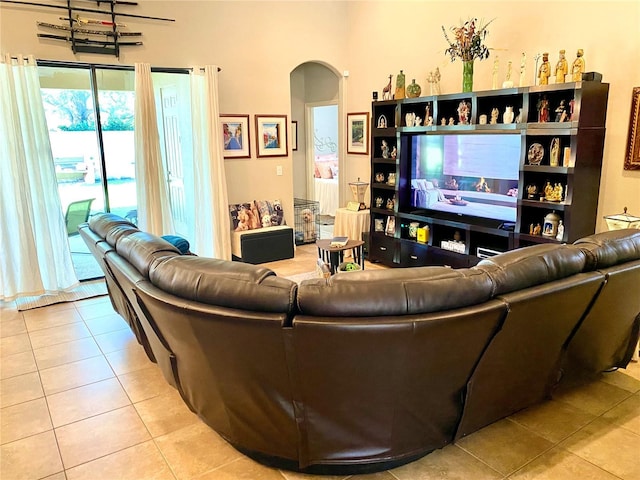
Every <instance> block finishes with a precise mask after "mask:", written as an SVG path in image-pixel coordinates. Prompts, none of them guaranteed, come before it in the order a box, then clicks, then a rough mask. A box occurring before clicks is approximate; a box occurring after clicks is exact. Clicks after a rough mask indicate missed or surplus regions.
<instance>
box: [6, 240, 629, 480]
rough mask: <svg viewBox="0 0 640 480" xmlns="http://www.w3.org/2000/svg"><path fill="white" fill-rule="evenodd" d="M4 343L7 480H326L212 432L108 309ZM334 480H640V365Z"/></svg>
mask: <svg viewBox="0 0 640 480" xmlns="http://www.w3.org/2000/svg"><path fill="white" fill-rule="evenodd" d="M316 257H317V251H316V249H315V246H313V245H305V246H301V247H298V248H297V249H296V257H295V258H294V259H292V260H286V261H282V262H274V263H272V264H268V265H267V266H269V267H270V268H272V269H273V270H275V271H276V272H277V273H278V274H279V275H284V276H287V275H294V274H298V273H304V272H308V271H310V270H312V269H313V268H314V266H315V260H316ZM376 267H377V266H374V265H371V264H369V263H367V264H366V267H365V269H367V268H369V269H370V268H376ZM377 268H379V267H377ZM0 337H1V344H0V348H1V350H0V355H1V359H0V360H1V364H0V478H2V480H17V479H40V478H47V479H48V480H54V479H55V480H64V479H67V480H83V479H90V480H100V479H105V480H113V479H132V480H143V479H156V480H163V479H180V480H182V479H185V480H186V479H198V480H214V479H215V480H240V479H246V480H310V479H312V478H319V477H314V476H310V475H301V474H297V473H292V472H285V471H279V470H275V469H271V468H267V467H264V466H262V465H260V464H258V463H256V462H254V461H252V460H250V459H248V458H247V457H245V456H244V455H242V454H240V453H238V452H237V451H236V450H234V449H233V448H232V447H230V446H229V445H228V444H227V443H226V442H225V441H224V440H222V439H221V438H220V437H219V436H218V435H217V434H216V433H215V432H214V431H212V430H211V429H210V428H209V427H207V426H206V425H204V424H203V423H202V422H201V421H200V420H199V419H198V418H197V417H196V416H195V415H194V414H193V413H191V412H190V411H189V409H188V408H187V407H186V406H185V405H184V404H183V403H182V401H181V399H180V397H179V395H178V394H177V393H176V391H175V390H174V389H173V388H172V387H170V386H169V385H167V384H166V382H165V381H164V379H163V377H162V374H161V373H160V370H159V369H158V367H157V366H155V365H154V364H152V363H151V362H149V361H148V360H147V359H146V357H145V354H144V352H143V351H142V348H141V347H140V346H139V345H138V344H137V343H136V340H135V338H134V337H133V335H132V334H131V332H130V331H129V329H128V326H127V324H126V323H125V322H124V321H123V320H122V319H121V318H120V317H119V316H118V315H116V314H114V312H113V310H112V308H111V305H110V303H109V301H108V299H107V298H106V297H98V298H94V299H89V300H83V301H78V302H74V303H66V304H58V305H52V306H49V307H45V308H40V309H35V310H28V311H25V312H18V311H17V310H15V308H14V307H13V306H12V305H11V304H3V305H2V307H1V308H0ZM324 478H327V479H329V480H334V479H335V480H338V479H345V478H353V479H367V480H427V479H433V478H446V479H465V480H466V479H471V480H475V479H501V478H510V479H518V480H521V479H522V480H525V479H553V480H558V479H560V480H564V479H620V478H622V479H629V480H631V479H640V365H639V364H637V363H633V364H630V366H629V368H628V369H626V370H620V371H617V372H613V373H608V374H604V375H602V376H601V378H600V379H599V380H597V381H595V382H593V383H591V384H588V385H585V386H582V387H579V388H576V389H573V390H570V391H567V392H564V393H562V394H559V395H556V396H555V398H554V399H553V400H551V401H548V402H546V403H543V404H541V405H537V406H534V407H532V408H529V409H527V410H524V411H522V412H518V413H517V414H515V415H512V416H511V417H509V418H507V419H504V420H501V421H499V422H496V423H494V424H492V425H490V426H488V427H486V428H484V429H482V430H480V431H478V432H476V433H474V434H472V435H470V436H468V437H466V438H464V439H462V440H461V441H459V442H458V443H456V444H454V445H450V446H447V447H445V448H443V449H441V450H436V451H435V452H433V453H431V454H429V455H427V456H425V457H423V458H422V459H420V460H418V461H415V462H413V463H410V464H408V465H405V466H402V467H399V468H396V469H394V470H389V471H386V472H381V473H377V474H370V475H362V476H353V477H345V476H327V477H324Z"/></svg>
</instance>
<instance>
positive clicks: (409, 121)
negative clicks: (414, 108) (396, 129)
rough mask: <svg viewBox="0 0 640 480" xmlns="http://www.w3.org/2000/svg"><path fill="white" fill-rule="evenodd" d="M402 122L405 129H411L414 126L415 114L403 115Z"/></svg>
mask: <svg viewBox="0 0 640 480" xmlns="http://www.w3.org/2000/svg"><path fill="white" fill-rule="evenodd" d="M404 121H405V126H406V127H413V126H414V125H415V122H416V114H415V113H413V112H408V113H405V115H404Z"/></svg>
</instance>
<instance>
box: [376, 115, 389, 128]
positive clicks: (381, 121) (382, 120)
mask: <svg viewBox="0 0 640 480" xmlns="http://www.w3.org/2000/svg"><path fill="white" fill-rule="evenodd" d="M378 128H387V117H385V116H384V115H380V116H379V117H378Z"/></svg>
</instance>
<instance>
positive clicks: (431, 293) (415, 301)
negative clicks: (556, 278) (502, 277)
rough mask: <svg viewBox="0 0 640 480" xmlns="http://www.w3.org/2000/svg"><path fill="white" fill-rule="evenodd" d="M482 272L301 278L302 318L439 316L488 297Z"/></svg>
mask: <svg viewBox="0 0 640 480" xmlns="http://www.w3.org/2000/svg"><path fill="white" fill-rule="evenodd" d="M492 287H493V286H492V283H491V278H490V277H489V276H488V275H487V274H486V273H485V272H482V271H479V270H472V269H459V270H453V269H450V268H446V267H416V268H410V269H389V270H370V271H361V272H350V273H348V274H343V275H334V276H333V277H331V278H330V279H329V280H328V281H325V280H323V279H313V280H305V281H303V282H302V283H301V284H300V287H299V288H298V309H299V310H300V312H301V313H302V314H303V315H319V316H329V317H365V316H370V317H379V316H385V315H408V314H417V313H428V312H438V311H442V310H447V309H450V308H452V309H455V308H462V307H465V306H468V305H475V304H478V303H482V302H484V301H487V300H489V299H490V298H491V291H492Z"/></svg>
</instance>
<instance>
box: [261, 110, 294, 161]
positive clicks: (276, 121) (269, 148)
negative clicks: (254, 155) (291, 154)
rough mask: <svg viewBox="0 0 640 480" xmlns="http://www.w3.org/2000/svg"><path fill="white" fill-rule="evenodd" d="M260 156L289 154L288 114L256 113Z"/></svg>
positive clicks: (284, 155) (283, 155)
mask: <svg viewBox="0 0 640 480" xmlns="http://www.w3.org/2000/svg"><path fill="white" fill-rule="evenodd" d="M256 144H257V145H258V157H286V156H287V116H286V115H256Z"/></svg>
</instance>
